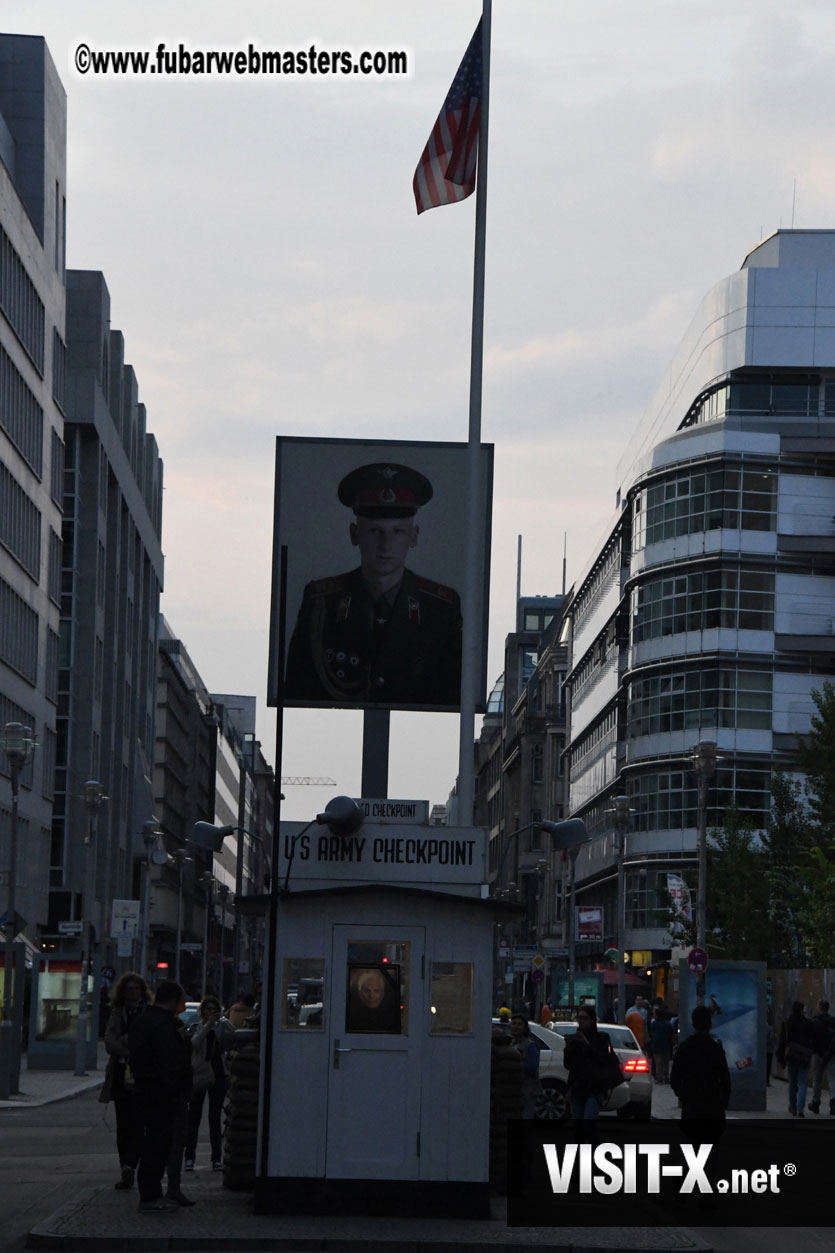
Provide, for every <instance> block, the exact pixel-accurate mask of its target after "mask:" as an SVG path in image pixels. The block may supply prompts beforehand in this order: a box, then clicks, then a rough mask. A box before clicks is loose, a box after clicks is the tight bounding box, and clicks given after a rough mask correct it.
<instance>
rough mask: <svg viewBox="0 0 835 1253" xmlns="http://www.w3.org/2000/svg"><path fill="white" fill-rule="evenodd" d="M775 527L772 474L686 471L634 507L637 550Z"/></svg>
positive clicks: (645, 494)
mask: <svg viewBox="0 0 835 1253" xmlns="http://www.w3.org/2000/svg"><path fill="white" fill-rule="evenodd" d="M776 525H777V474H776V472H775V471H774V470H766V469H763V470H759V469H757V470H755V469H751V468H748V469H743V468H731V467H728V466H725V467H720V468H718V469H716V470H709V471H707V472H704V471H702V472H698V473H696V472H692V471H688V472H686V473H684V474H677V475H675V476H674V477H669V478H666V479H664V480H662V481H661V482H656V483H653V484H652V486H650V487H647V488H646V489H645V490H644V491H643V492H641V493H640V494H639V496H638V497H637V498H636V500H635V503H634V506H633V528H632V548H633V551H638V550H639V549H641V548H643V547H645V546H646V545H648V544H658V543H660V542H661V541H662V540H667V539H673V538H674V537H675V536H678V535H693V534H696V533H698V532H701V531H713V530H716V529H717V528H720V527H722V528H724V529H726V530H732V531H733V530H743V531H773V530H775V529H776Z"/></svg>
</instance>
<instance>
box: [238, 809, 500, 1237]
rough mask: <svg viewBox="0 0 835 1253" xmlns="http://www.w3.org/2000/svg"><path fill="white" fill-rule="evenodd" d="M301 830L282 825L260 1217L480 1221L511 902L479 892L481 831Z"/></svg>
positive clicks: (484, 1213) (485, 1204)
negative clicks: (494, 1014) (497, 971)
mask: <svg viewBox="0 0 835 1253" xmlns="http://www.w3.org/2000/svg"><path fill="white" fill-rule="evenodd" d="M305 830H306V829H305V828H304V827H303V826H302V824H300V823H283V824H282V826H281V837H280V842H281V854H282V868H281V870H280V873H279V875H278V880H279V883H281V884H284V883H285V881H286V883H287V890H286V891H281V892H280V894H279V897H278V900H277V903H276V902H275V901H274V908H275V916H274V918H273V919H272V920H271V924H272V925H274V926H275V927H276V928H277V931H276V937H275V938H276V942H277V947H276V952H277V957H276V961H275V968H274V970H273V972H272V984H271V993H272V1007H273V1009H272V1014H271V1016H270V1017H271V1021H270V1023H269V1024H268V1030H267V1032H266V1036H265V1040H264V1045H263V1047H264V1050H265V1056H264V1057H263V1058H262V1065H263V1067H264V1070H263V1074H262V1078H263V1082H262V1085H261V1086H262V1100H263V1101H264V1106H263V1108H262V1111H261V1163H262V1169H261V1172H260V1174H259V1178H258V1180H257V1183H256V1201H255V1204H256V1211H257V1212H259V1213H285V1214H286V1213H341V1214H347V1213H362V1214H397V1215H422V1216H426V1215H429V1214H437V1215H445V1216H447V1217H488V1216H489V1190H488V1159H489V1143H488V1142H489V1115H490V1016H491V1009H492V1007H491V1003H490V997H491V988H492V960H493V951H492V950H493V940H492V932H493V925H494V922H495V919H496V910H497V909H499V910H502V911H503V910H504V909H505V908H506V907H504V906H502V905H497V903H496V902H493V901H490V900H488V899H487V894H486V887H485V886H484V883H485V879H486V873H485V871H486V865H485V854H486V832H485V831H483V830H480V829H473V828H449V827H429V826H421V825H390V824H388V823H374V822H366V823H365V824H364V825H363V826H362V828H361V829H360V830H359V831H357V832H356V833H355V834H353V835H350V836H335V835H332V834H330V833H329V832H326V831H322V830H321V828H320V829H319V830H317V831H314V832H312V833H309V834H303V832H304V831H305ZM288 869H289V870H290V874H289V877H288Z"/></svg>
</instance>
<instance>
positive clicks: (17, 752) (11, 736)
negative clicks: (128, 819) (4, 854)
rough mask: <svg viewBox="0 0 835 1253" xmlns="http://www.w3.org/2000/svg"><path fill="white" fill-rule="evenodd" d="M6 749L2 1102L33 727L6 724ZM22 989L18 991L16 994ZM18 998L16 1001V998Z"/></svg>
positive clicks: (10, 1053) (9, 1067)
mask: <svg viewBox="0 0 835 1253" xmlns="http://www.w3.org/2000/svg"><path fill="white" fill-rule="evenodd" d="M3 748H4V749H5V752H6V760H7V762H8V765H9V777H10V779H11V784H12V825H11V833H10V841H9V894H8V904H7V906H6V921H5V924H4V927H3V931H4V934H5V939H6V946H5V969H4V971H3V1021H2V1023H0V1099H3V1100H6V1099H8V1097H9V1095H10V1094H11V1092H12V1090H13V1089H15V1090H16V1087H17V1084H16V1081H15V1078H14V1076H16V1074H17V1069H18V1068H17V1056H18V1051H19V1047H20V1041H19V1040H15V1038H14V1034H15V1032H14V1023H13V1022H12V1002H13V993H12V987H13V975H12V968H13V966H14V942H15V936H16V935H17V930H18V927H17V914H16V913H15V904H16V901H15V889H16V887H17V821H18V818H17V815H18V804H19V800H20V774H21V771H22V770H23V767H24V766H25V765H26V763H27V761H28V760H29V758H30V757H31V756H32V752H33V750H34V748H35V741H34V740H33V739H32V728H31V727H25V726H24V725H23V723H22V722H7V723H6V725H5V728H4V730H3ZM18 991H19V989H17V988H15V993H17V992H18ZM15 999H16V998H15Z"/></svg>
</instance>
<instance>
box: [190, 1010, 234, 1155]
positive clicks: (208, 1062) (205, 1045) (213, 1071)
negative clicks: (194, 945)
mask: <svg viewBox="0 0 835 1253" xmlns="http://www.w3.org/2000/svg"><path fill="white" fill-rule="evenodd" d="M219 1021H220V1002H219V1001H218V1000H217V998H216V997H214V996H204V998H203V1000H202V1001H201V1002H200V1022H199V1023H197V1024H196V1025H195V1026H194V1027H193V1028H192V1030H191V1050H192V1052H191V1068H192V1088H191V1097H190V1098H189V1114H188V1135H187V1138H186V1163H185V1167H186V1170H189V1171H191V1170H194V1162H195V1159H196V1156H197V1137H198V1135H199V1133H200V1121H201V1119H202V1117H203V1104H204V1100H205V1097H206V1095H207V1094H208V1097H209V1140H210V1143H211V1150H212V1170H222V1169H223V1160H222V1158H223V1155H222V1148H221V1144H222V1138H221V1126H220V1119H221V1114H222V1112H223V1102H224V1099H225V1097H226V1063H225V1062H224V1060H223V1054H222V1052H221V1050H220V1045H219V1043H218V1039H217V1036H216V1034H215V1030H214V1029H215V1027H216V1025H217V1023H218V1022H219Z"/></svg>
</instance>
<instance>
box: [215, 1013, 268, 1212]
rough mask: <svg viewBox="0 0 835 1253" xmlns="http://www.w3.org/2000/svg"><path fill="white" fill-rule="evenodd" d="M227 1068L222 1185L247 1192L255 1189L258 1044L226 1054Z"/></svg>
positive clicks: (258, 1069) (259, 1050)
mask: <svg viewBox="0 0 835 1253" xmlns="http://www.w3.org/2000/svg"><path fill="white" fill-rule="evenodd" d="M240 1034H243V1033H240ZM247 1034H249V1033H247ZM228 1069H229V1082H228V1087H227V1093H226V1104H225V1106H224V1111H225V1114H226V1122H225V1129H224V1133H223V1186H224V1188H230V1189H232V1190H233V1191H236V1192H251V1191H253V1189H254V1188H255V1156H256V1149H257V1143H258V1081H259V1075H260V1070H261V1045H260V1043H259V1042H258V1040H252V1041H250V1042H248V1043H246V1044H242V1045H241V1046H240V1047H239V1048H236V1049H234V1050H233V1051H232V1052H231V1053H230V1054H229V1061H228Z"/></svg>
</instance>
